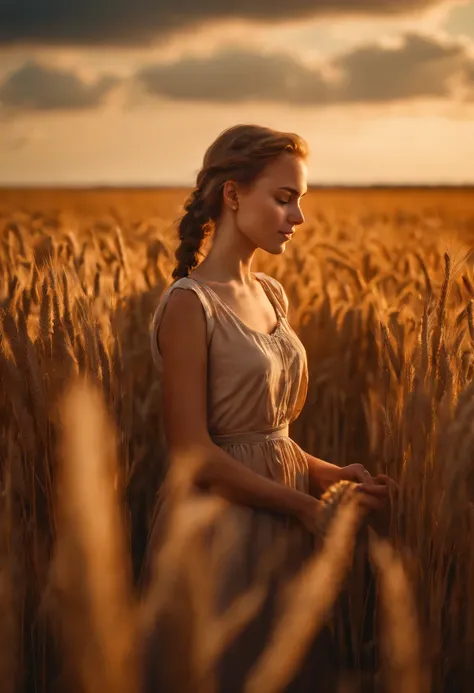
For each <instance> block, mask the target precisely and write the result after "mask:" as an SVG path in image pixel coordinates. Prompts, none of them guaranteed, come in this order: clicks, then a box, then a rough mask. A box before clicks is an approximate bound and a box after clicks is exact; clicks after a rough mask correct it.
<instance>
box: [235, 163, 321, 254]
mask: <svg viewBox="0 0 474 693" xmlns="http://www.w3.org/2000/svg"><path fill="white" fill-rule="evenodd" d="M306 192H307V166H306V163H305V162H304V160H303V159H302V158H300V157H299V156H296V155H294V154H290V153H284V154H282V155H281V156H280V157H279V158H278V159H276V160H275V161H273V162H271V163H270V164H269V165H268V166H267V168H266V169H265V171H264V172H263V173H262V174H261V176H260V177H259V178H258V179H257V180H256V181H255V183H254V184H253V186H252V187H251V188H250V189H249V190H245V191H240V192H239V193H238V201H239V207H238V211H237V212H236V217H235V220H236V223H237V226H238V229H239V230H240V232H241V233H243V234H244V235H245V236H247V237H248V238H249V240H250V241H252V242H253V243H254V244H255V245H256V246H257V247H259V248H262V250H265V251H266V252H267V253H271V254H272V255H278V254H280V253H283V252H284V250H285V246H286V244H287V243H288V242H289V241H290V240H291V235H292V234H293V232H294V231H295V228H296V227H297V226H299V224H302V223H303V222H304V220H305V219H304V216H303V213H302V211H301V208H300V202H301V198H302V197H303V196H304V195H305V194H306ZM285 233H287V234H289V235H288V236H285V235H283V234H285Z"/></svg>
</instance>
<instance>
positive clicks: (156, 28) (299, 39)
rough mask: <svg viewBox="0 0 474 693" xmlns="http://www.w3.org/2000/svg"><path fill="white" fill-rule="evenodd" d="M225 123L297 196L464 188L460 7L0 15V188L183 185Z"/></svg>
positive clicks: (241, 6) (469, 29)
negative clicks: (277, 165) (260, 141)
mask: <svg viewBox="0 0 474 693" xmlns="http://www.w3.org/2000/svg"><path fill="white" fill-rule="evenodd" d="M66 6H67V9H65V8H66ZM237 123H256V124H260V125H266V126H270V127H273V128H276V129H279V130H286V131H291V132H296V133H298V134H299V135H301V136H303V137H304V138H305V139H306V140H307V142H308V144H309V148H310V159H309V162H308V164H309V165H308V181H309V183H310V184H314V185H318V184H327V185H339V184H342V185H351V184H355V185H366V184H390V183H393V184H423V183H425V184H440V183H448V184H465V183H471V184H472V183H474V0H292V2H286V1H285V2H283V0H272V1H271V2H269V0H239V2H238V3H235V2H233V1H229V2H227V3H223V2H222V1H221V0H200V1H199V2H191V1H190V0H115V2H110V0H68V1H67V3H64V2H63V0H0V161H1V164H2V165H1V166H0V185H66V186H68V185H185V186H188V185H193V184H194V182H195V179H196V175H197V173H198V171H199V169H200V167H201V164H202V160H203V156H204V153H205V150H206V148H207V147H208V146H209V145H210V144H211V143H212V141H213V140H214V139H215V138H216V137H217V136H218V135H219V133H220V132H222V131H223V130H224V129H225V128H227V127H230V126H231V125H235V124H237Z"/></svg>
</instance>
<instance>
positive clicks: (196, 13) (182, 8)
mask: <svg viewBox="0 0 474 693" xmlns="http://www.w3.org/2000/svg"><path fill="white" fill-rule="evenodd" d="M457 1H458V0H293V1H292V2H291V3H289V2H287V0H272V2H270V1H269V0H266V1H264V0H240V2H239V3H225V2H222V0H199V2H195V1H194V0H148V2H135V0H115V2H111V1H110V0H67V2H65V1H64V0H48V1H46V0H0V45H2V44H3V45H8V44H19V43H23V44H24V43H29V44H33V45H83V46H84V45H86V46H91V45H94V46H97V45H120V46H126V45H130V46H132V45H134V46H136V45H143V44H144V43H149V42H150V43H151V42H153V41H156V40H159V39H160V38H163V37H166V36H168V35H170V34H172V33H173V32H175V31H178V30H180V29H186V28H190V27H192V26H195V25H197V24H200V23H205V22H215V21H222V20H232V19H244V20H249V21H253V22H264V23H283V22H286V21H295V20H299V19H301V20H303V19H308V18H314V17H318V16H346V15H352V16H384V15H385V16H395V15H402V14H409V13H413V12H418V11H420V10H425V9H429V8H431V7H435V6H438V5H446V4H447V5H456V4H457Z"/></svg>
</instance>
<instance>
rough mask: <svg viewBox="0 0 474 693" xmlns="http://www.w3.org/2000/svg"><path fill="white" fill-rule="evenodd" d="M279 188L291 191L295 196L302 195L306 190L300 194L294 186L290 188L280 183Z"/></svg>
mask: <svg viewBox="0 0 474 693" xmlns="http://www.w3.org/2000/svg"><path fill="white" fill-rule="evenodd" d="M279 190H286V191H287V192H290V193H292V194H293V195H296V196H297V197H304V196H305V195H306V192H308V191H306V192H304V193H302V194H301V195H300V193H299V190H296V189H295V188H290V187H289V186H288V185H282V186H281V187H280V188H279Z"/></svg>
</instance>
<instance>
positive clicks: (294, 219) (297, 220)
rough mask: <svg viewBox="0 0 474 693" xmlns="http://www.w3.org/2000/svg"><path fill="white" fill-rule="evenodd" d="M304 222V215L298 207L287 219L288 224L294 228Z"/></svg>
mask: <svg viewBox="0 0 474 693" xmlns="http://www.w3.org/2000/svg"><path fill="white" fill-rule="evenodd" d="M304 220H305V218H304V214H303V212H302V211H301V209H300V208H299V207H298V209H296V210H295V211H292V213H291V215H290V218H289V221H290V223H291V224H293V225H295V226H296V225H299V224H302V223H303V222H304Z"/></svg>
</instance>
